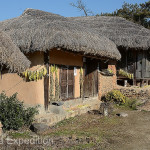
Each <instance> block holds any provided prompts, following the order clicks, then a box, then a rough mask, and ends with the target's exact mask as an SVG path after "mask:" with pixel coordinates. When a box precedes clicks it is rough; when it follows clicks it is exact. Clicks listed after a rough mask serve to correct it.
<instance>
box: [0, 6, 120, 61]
mask: <svg viewBox="0 0 150 150" xmlns="http://www.w3.org/2000/svg"><path fill="white" fill-rule="evenodd" d="M0 29H2V30H4V31H5V32H7V33H8V34H9V35H10V36H11V38H12V40H13V41H14V43H16V45H17V46H18V47H19V48H20V49H21V51H23V52H26V53H27V52H29V51H46V50H50V49H52V48H58V47H60V48H64V49H67V50H69V51H75V52H80V53H82V54H90V55H97V56H102V57H107V58H112V59H120V57H121V56H120V53H119V51H118V50H117V47H116V45H115V44H114V43H113V42H112V41H110V40H109V39H108V38H106V37H103V36H100V35H98V34H96V32H95V31H94V30H92V29H89V28H85V27H83V26H82V25H80V24H78V23H75V22H74V21H70V20H68V18H65V17H62V16H60V15H56V14H52V13H48V12H44V11H40V10H34V9H27V10H25V12H24V13H23V14H22V15H21V16H20V17H17V18H13V19H10V20H6V21H3V22H0Z"/></svg>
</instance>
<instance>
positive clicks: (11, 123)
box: [0, 92, 38, 130]
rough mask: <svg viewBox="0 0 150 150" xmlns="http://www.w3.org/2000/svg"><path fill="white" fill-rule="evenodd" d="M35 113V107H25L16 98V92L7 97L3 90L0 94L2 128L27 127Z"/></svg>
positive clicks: (15, 128)
mask: <svg viewBox="0 0 150 150" xmlns="http://www.w3.org/2000/svg"><path fill="white" fill-rule="evenodd" d="M37 113H38V109H37V107H29V108H27V109H26V108H25V107H24V104H23V102H21V101H19V100H18V99H17V93H15V94H13V95H12V96H10V97H7V96H6V94H5V93H4V92H3V93H1V94H0V121H1V123H2V125H3V129H4V130H10V129H13V130H18V129H19V128H21V127H23V126H26V127H29V126H30V125H31V123H32V122H33V121H34V116H35V115H36V114H37Z"/></svg>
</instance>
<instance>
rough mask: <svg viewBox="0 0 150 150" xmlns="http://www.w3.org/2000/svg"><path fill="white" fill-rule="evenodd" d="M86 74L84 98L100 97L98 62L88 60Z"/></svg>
mask: <svg viewBox="0 0 150 150" xmlns="http://www.w3.org/2000/svg"><path fill="white" fill-rule="evenodd" d="M85 67H86V73H85V77H84V88H83V90H84V97H94V96H97V95H98V71H97V67H98V60H96V59H87V62H86V66H85Z"/></svg>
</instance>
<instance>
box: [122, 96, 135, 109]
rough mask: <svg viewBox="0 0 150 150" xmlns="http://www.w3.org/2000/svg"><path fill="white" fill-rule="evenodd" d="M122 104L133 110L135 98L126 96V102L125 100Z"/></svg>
mask: <svg viewBox="0 0 150 150" xmlns="http://www.w3.org/2000/svg"><path fill="white" fill-rule="evenodd" d="M124 106H126V107H128V108H131V109H133V110H136V109H137V99H133V98H126V102H125V104H124Z"/></svg>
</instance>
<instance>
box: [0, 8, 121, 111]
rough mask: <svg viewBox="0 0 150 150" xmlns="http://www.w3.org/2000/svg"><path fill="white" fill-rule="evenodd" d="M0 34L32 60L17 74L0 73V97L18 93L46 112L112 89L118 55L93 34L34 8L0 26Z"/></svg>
mask: <svg viewBox="0 0 150 150" xmlns="http://www.w3.org/2000/svg"><path fill="white" fill-rule="evenodd" d="M0 29H1V30H3V31H5V32H6V33H7V34H8V35H9V36H10V37H11V39H12V40H13V42H14V43H15V44H16V45H17V46H18V47H19V48H20V50H21V51H22V52H23V53H24V54H25V55H26V57H27V58H28V59H29V60H30V61H31V66H30V68H29V69H27V70H26V71H25V72H23V73H21V74H20V75H19V74H17V73H3V72H2V78H1V79H0V92H2V91H6V94H7V95H12V94H13V93H15V92H17V93H18V98H19V99H21V100H23V101H24V102H25V103H26V104H29V105H36V104H41V105H43V106H45V109H48V105H49V103H50V102H51V101H58V100H69V99H77V98H91V97H97V98H98V95H99V98H100V97H101V96H102V94H105V93H106V92H108V91H110V90H112V89H113V88H115V86H116V62H117V60H119V59H120V58H121V56H120V53H119V51H118V50H117V47H116V45H115V44H114V43H113V42H112V41H111V40H109V39H108V38H106V37H104V36H100V35H99V34H97V31H95V30H93V29H89V28H86V27H83V26H82V25H80V23H76V22H74V21H71V20H69V19H68V18H65V17H62V16H59V15H56V14H52V13H48V12H43V11H40V10H34V9H27V10H25V12H24V13H23V14H22V15H21V16H19V17H17V18H13V19H10V20H6V21H2V22H0ZM18 54H19V53H18ZM16 59H17V58H14V60H16ZM17 62H18V63H21V60H20V59H18V61H17ZM28 64H29V62H28ZM27 68H28V66H27ZM18 83H19V84H18ZM8 89H11V90H9V91H8Z"/></svg>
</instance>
